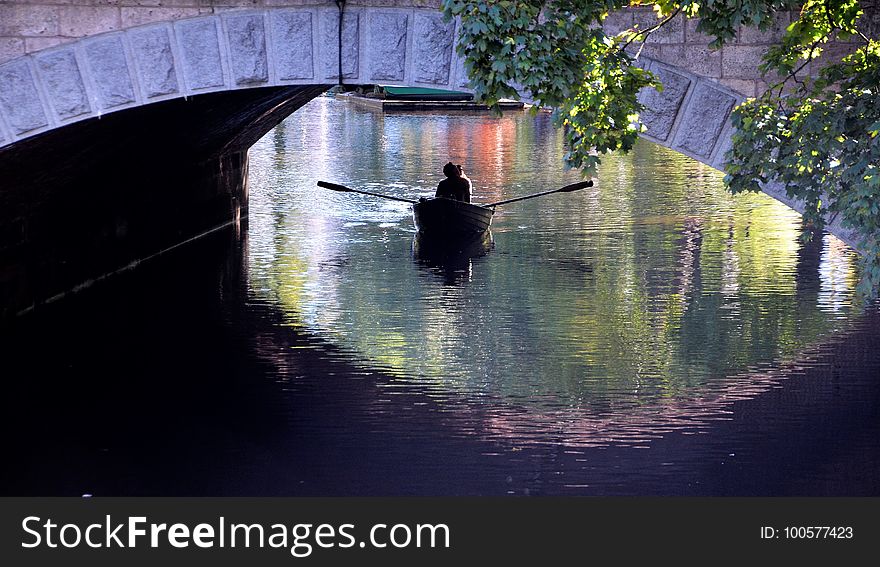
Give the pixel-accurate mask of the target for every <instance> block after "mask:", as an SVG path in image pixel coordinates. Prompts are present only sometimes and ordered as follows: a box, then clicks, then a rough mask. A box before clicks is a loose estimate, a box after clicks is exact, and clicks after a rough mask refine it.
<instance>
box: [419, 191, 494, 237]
mask: <svg viewBox="0 0 880 567" xmlns="http://www.w3.org/2000/svg"><path fill="white" fill-rule="evenodd" d="M494 214H495V209H492V208H489V207H485V206H482V205H475V204H473V203H465V202H463V201H456V200H454V199H445V198H439V199H424V198H423V199H421V200H420V201H419V202H417V203H414V204H413V221H414V222H415V225H416V230H417V231H418V232H419V233H420V234H425V235H430V236H450V237H462V236H469V235H474V234H482V233H484V232H486V231H487V230H489V225H490V224H492V215H494Z"/></svg>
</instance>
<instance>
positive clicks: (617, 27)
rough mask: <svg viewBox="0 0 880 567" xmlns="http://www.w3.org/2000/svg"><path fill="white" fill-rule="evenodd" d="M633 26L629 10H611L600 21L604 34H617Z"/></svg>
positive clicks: (631, 14)
mask: <svg viewBox="0 0 880 567" xmlns="http://www.w3.org/2000/svg"><path fill="white" fill-rule="evenodd" d="M632 26H633V13H632V11H631V10H626V9H624V10H618V11H616V12H611V13H610V14H608V16H607V17H606V18H605V20H604V21H603V22H602V29H603V30H604V31H605V34H606V35H617V34H619V33H620V32H622V31H624V30H628V29H630V28H631V27H632Z"/></svg>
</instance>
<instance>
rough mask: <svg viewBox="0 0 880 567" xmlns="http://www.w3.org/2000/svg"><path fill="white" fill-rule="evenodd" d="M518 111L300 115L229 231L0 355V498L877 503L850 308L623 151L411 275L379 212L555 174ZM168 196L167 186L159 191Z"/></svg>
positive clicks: (842, 284) (103, 289)
mask: <svg viewBox="0 0 880 567" xmlns="http://www.w3.org/2000/svg"><path fill="white" fill-rule="evenodd" d="M563 152H564V148H563V143H562V138H561V136H560V134H559V132H558V131H556V130H554V129H553V128H552V125H551V123H550V119H549V117H548V116H547V115H544V114H539V115H537V116H531V115H529V114H527V113H522V114H521V113H512V114H507V115H505V116H504V117H502V118H494V117H491V116H488V115H483V114H465V113H463V114H406V115H397V114H379V113H374V112H370V111H364V110H360V109H358V108H357V107H355V106H354V105H352V104H351V103H350V102H347V101H345V100H342V99H334V98H330V97H320V98H318V99H316V100H314V101H312V102H311V103H309V104H308V105H307V106H305V107H304V108H302V109H301V110H300V111H298V112H297V113H296V114H294V115H293V116H291V117H290V118H288V119H287V120H286V121H285V122H284V123H282V124H281V125H279V126H278V127H277V128H276V129H275V130H273V131H272V132H270V133H269V134H268V135H267V136H266V137H265V138H263V139H262V140H261V141H260V142H259V143H257V144H256V145H255V146H254V147H253V148H252V149H251V152H250V159H251V161H250V179H249V182H250V216H249V221H248V226H247V227H246V228H244V229H243V230H242V231H241V232H240V233H236V234H231V233H229V232H224V233H218V234H215V235H213V236H212V237H209V238H205V239H203V240H201V241H199V242H195V243H192V244H189V245H187V246H184V247H181V248H179V249H177V250H175V251H174V252H171V253H169V254H166V255H165V256H163V257H161V258H159V259H156V260H152V261H150V262H147V263H145V264H144V265H143V266H141V267H139V268H138V269H136V270H133V271H131V272H129V273H127V274H124V275H122V276H118V277H116V278H114V279H113V280H111V281H108V282H102V283H100V284H98V285H95V286H93V287H92V288H91V289H89V290H86V291H84V292H82V293H79V294H77V295H76V296H74V297H72V298H70V299H67V300H64V301H61V302H58V303H56V304H53V305H51V306H48V307H45V308H43V309H40V310H39V311H38V312H36V313H34V314H32V315H30V316H28V317H27V318H25V319H24V320H23V321H21V322H20V323H19V324H18V325H17V327H16V328H15V329H14V332H11V333H8V336H6V337H4V343H3V349H4V350H5V353H4V359H5V363H4V374H6V376H5V377H4V387H5V388H6V390H7V392H6V395H5V396H4V404H3V405H4V408H3V410H4V417H3V420H4V422H5V423H4V434H3V435H4V437H5V439H6V442H5V443H4V452H5V458H4V462H5V463H6V467H4V469H5V470H4V471H3V473H2V477H0V478H3V479H4V480H3V484H2V488H3V493H4V494H18V495H24V494H44V495H55V494H64V495H80V494H99V495H409V494H416V495H447V494H464V495H470V494H487V495H505V494H513V495H816V496H817V495H878V494H880V442H878V439H880V380H878V377H880V353H878V350H877V349H876V347H875V345H876V344H877V342H878V341H880V326H878V323H880V312H878V309H877V307H875V306H865V305H864V302H863V301H861V300H860V299H859V298H857V297H856V296H855V293H854V288H855V285H856V283H857V281H858V274H857V270H856V267H855V266H856V257H855V255H854V253H853V252H852V251H851V250H849V249H848V248H847V247H846V246H845V245H844V244H842V243H841V242H840V241H839V240H837V239H836V238H834V237H832V236H829V235H824V236H822V235H820V236H819V237H817V238H815V239H814V241H813V242H811V243H802V242H801V241H800V240H799V234H800V232H801V221H800V218H799V216H798V215H797V214H796V213H794V212H792V211H791V210H789V209H787V208H786V207H784V206H783V205H781V204H779V203H777V202H775V201H773V200H772V199H770V198H769V197H766V196H763V195H744V196H737V197H732V196H730V195H729V194H727V193H726V192H725V190H724V188H723V185H722V178H721V174H720V173H718V172H716V171H714V170H712V169H711V168H708V167H706V166H703V165H701V164H699V163H697V162H695V161H693V160H690V159H688V158H686V157H683V156H681V155H679V154H676V153H674V152H671V151H669V150H666V149H664V148H661V147H658V146H654V145H652V144H649V143H640V144H639V145H638V146H637V147H636V149H635V151H634V152H633V153H632V154H630V155H628V156H613V157H609V158H606V159H605V160H604V161H603V164H602V166H601V167H600V170H599V174H598V177H597V181H596V183H595V185H594V187H592V188H589V189H585V190H582V191H579V192H576V193H568V194H558V195H552V196H547V197H542V198H539V199H535V200H531V201H524V202H521V203H515V204H511V205H509V206H504V207H499V208H498V212H497V214H496V215H495V218H494V220H493V225H492V235H491V240H490V241H489V240H487V241H485V242H479V243H476V244H475V245H474V246H472V247H470V248H469V249H468V250H465V251H463V252H462V253H460V254H452V255H449V254H432V253H430V250H426V247H425V245H424V243H422V242H420V241H419V240H417V239H416V238H415V232H414V229H413V226H412V218H411V211H410V208H409V205H407V204H405V203H400V202H395V201H388V200H381V199H375V198H370V197H365V196H360V195H354V194H341V193H335V192H331V191H327V190H325V189H321V188H318V187H317V186H316V182H317V181H318V180H326V181H332V182H336V183H342V184H345V185H348V186H350V187H353V188H359V189H365V190H368V191H375V192H383V193H388V194H392V195H395V196H398V197H405V198H411V199H417V198H419V197H423V196H430V195H432V194H433V191H434V188H435V187H436V184H437V182H438V181H439V180H440V179H441V174H440V169H441V168H442V165H443V164H444V163H446V162H447V161H449V160H452V161H454V162H456V163H462V164H463V165H464V168H465V171H466V173H467V174H468V175H469V176H470V177H471V179H472V181H473V184H474V201H476V202H491V201H498V200H501V199H506V198H512V197H516V196H520V195H525V194H529V193H533V192H538V191H545V190H549V189H553V188H557V187H561V186H563V185H565V184H568V183H573V182H575V181H578V180H580V177H579V174H578V173H577V172H573V171H565V170H564V169H563V167H562V154H563ZM181 190H183V189H181Z"/></svg>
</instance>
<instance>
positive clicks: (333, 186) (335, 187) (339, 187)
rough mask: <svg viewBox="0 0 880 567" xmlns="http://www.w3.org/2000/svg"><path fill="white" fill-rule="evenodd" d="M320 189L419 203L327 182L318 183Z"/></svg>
mask: <svg viewBox="0 0 880 567" xmlns="http://www.w3.org/2000/svg"><path fill="white" fill-rule="evenodd" d="M318 187H323V188H324V189H330V190H332V191H341V192H343V193H360V194H361V195H370V196H371V197H381V198H383V199H391V200H392V201H403V202H404V203H418V201H413V200H412V199H404V198H402V197H392V196H391V195H382V194H381V193H371V192H370V191H359V190H358V189H351V188H349V187H346V186H345V185H339V184H338V183H329V182H327V181H318Z"/></svg>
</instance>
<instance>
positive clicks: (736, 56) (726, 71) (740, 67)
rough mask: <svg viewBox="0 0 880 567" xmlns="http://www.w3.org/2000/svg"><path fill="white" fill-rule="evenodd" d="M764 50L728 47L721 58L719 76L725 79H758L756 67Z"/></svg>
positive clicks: (752, 47)
mask: <svg viewBox="0 0 880 567" xmlns="http://www.w3.org/2000/svg"><path fill="white" fill-rule="evenodd" d="M765 51H766V48H764V47H758V46H751V47H750V46H739V45H729V46H727V47H725V48H724V52H723V55H722V56H721V76H722V77H724V78H725V79H760V78H761V72H760V71H758V65H760V64H761V57H762V56H763V55H764V52H765Z"/></svg>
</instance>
